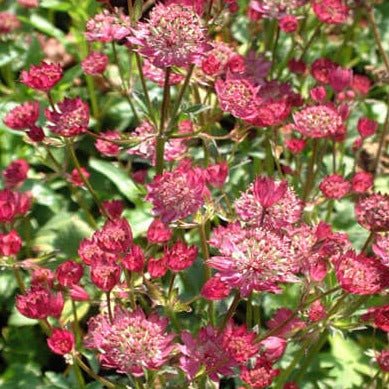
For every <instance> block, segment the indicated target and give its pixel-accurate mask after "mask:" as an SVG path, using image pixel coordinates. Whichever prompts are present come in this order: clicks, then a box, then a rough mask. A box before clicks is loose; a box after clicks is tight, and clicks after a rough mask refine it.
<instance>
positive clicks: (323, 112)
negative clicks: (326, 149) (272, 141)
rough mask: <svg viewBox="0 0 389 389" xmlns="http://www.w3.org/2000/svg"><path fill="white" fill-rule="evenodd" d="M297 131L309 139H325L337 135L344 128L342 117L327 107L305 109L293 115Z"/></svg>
mask: <svg viewBox="0 0 389 389" xmlns="http://www.w3.org/2000/svg"><path fill="white" fill-rule="evenodd" d="M293 120H294V123H295V126H296V130H297V131H298V132H300V133H301V134H302V135H304V136H306V137H308V138H325V137H328V136H332V135H335V134H336V133H337V132H338V131H339V129H340V128H341V127H342V126H343V121H342V118H341V117H340V115H339V114H338V113H337V112H336V111H335V109H333V108H331V107H330V106H327V105H316V106H309V107H305V108H303V109H302V110H301V111H298V112H295V113H294V114H293Z"/></svg>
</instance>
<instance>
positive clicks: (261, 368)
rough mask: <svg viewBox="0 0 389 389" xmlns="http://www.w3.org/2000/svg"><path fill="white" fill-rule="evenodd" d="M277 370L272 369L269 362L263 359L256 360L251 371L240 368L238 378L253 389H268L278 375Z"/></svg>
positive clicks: (244, 367)
mask: <svg viewBox="0 0 389 389" xmlns="http://www.w3.org/2000/svg"><path fill="white" fill-rule="evenodd" d="M279 372H280V371H279V370H278V369H273V368H272V365H271V363H270V362H268V361H267V360H266V359H264V358H258V359H257V361H256V363H255V366H254V367H253V368H252V369H249V368H247V367H246V366H243V367H242V370H241V373H240V378H241V379H242V381H244V382H245V383H246V384H248V385H250V387H251V388H253V389H260V388H266V387H268V386H269V385H270V384H271V383H272V382H273V379H274V378H275V377H277V375H278V374H279Z"/></svg>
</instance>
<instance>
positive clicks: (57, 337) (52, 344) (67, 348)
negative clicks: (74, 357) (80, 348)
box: [47, 328, 74, 355]
mask: <svg viewBox="0 0 389 389" xmlns="http://www.w3.org/2000/svg"><path fill="white" fill-rule="evenodd" d="M47 344H48V346H49V348H50V350H51V351H52V352H53V353H55V354H59V355H65V354H67V353H70V352H71V351H72V349H73V347H74V335H73V333H72V332H70V331H67V330H63V329H60V328H54V330H53V332H52V333H51V335H50V337H49V338H48V339H47Z"/></svg>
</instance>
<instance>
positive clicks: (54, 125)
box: [45, 97, 89, 137]
mask: <svg viewBox="0 0 389 389" xmlns="http://www.w3.org/2000/svg"><path fill="white" fill-rule="evenodd" d="M57 107H58V110H56V111H53V110H52V109H46V110H45V115H46V118H47V120H49V121H50V122H51V124H49V125H48V128H49V129H50V130H51V131H53V132H54V133H56V134H58V135H60V136H64V137H72V136H77V135H80V134H82V133H84V132H85V131H86V130H87V129H88V124H89V107H88V104H87V103H85V102H84V101H82V100H81V99H80V98H79V97H76V98H75V99H68V98H65V99H64V100H63V101H62V102H60V103H58V104H57Z"/></svg>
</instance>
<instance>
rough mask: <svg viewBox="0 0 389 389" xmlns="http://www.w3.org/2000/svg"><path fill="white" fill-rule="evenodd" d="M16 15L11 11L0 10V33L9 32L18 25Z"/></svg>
mask: <svg viewBox="0 0 389 389" xmlns="http://www.w3.org/2000/svg"><path fill="white" fill-rule="evenodd" d="M20 25H21V24H20V21H19V19H18V17H17V16H16V15H15V14H13V13H11V12H0V34H9V33H10V32H12V31H14V30H16V29H18V28H19V27H20Z"/></svg>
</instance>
